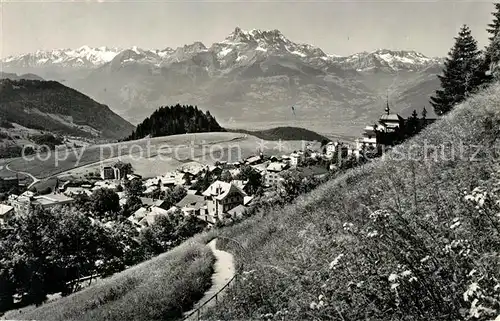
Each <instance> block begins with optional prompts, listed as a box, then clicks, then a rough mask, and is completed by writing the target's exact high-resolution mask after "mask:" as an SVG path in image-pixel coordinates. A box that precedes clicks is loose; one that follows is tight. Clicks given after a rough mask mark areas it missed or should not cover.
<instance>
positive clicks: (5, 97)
mask: <svg viewBox="0 0 500 321" xmlns="http://www.w3.org/2000/svg"><path fill="white" fill-rule="evenodd" d="M0 117H1V118H2V121H7V122H10V123H17V124H19V125H22V126H24V127H28V128H33V129H42V130H46V131H50V132H54V133H58V134H67V135H74V136H98V137H101V138H113V139H116V138H123V137H125V136H126V135H130V133H131V132H132V130H133V129H134V126H132V125H131V124H130V123H128V122H127V121H125V120H124V119H123V118H121V117H120V116H118V115H116V114H115V113H113V112H112V111H111V110H110V109H109V108H108V107H107V106H105V105H101V104H99V103H97V102H96V101H94V100H92V99H91V98H89V97H87V96H85V95H84V94H82V93H80V92H78V91H76V90H74V89H71V88H69V87H66V86H64V85H62V84H60V83H58V82H56V81H39V80H25V79H21V80H11V79H2V80H0Z"/></svg>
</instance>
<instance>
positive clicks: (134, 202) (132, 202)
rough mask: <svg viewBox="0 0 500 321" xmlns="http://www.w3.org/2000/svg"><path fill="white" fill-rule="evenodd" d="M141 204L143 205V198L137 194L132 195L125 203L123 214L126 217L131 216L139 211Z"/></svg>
mask: <svg viewBox="0 0 500 321" xmlns="http://www.w3.org/2000/svg"><path fill="white" fill-rule="evenodd" d="M141 206H142V201H141V199H140V198H139V197H137V196H134V195H132V196H130V197H128V198H127V201H126V202H125V204H124V205H123V212H122V215H123V216H124V217H129V216H130V215H132V214H133V213H134V212H135V211H137V210H138V209H139V208H141Z"/></svg>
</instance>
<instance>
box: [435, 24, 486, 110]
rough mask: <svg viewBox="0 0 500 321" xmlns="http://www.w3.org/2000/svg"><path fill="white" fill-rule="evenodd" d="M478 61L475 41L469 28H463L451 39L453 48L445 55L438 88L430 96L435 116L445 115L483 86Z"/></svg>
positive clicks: (478, 54) (479, 58)
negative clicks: (453, 39) (453, 40)
mask: <svg viewBox="0 0 500 321" xmlns="http://www.w3.org/2000/svg"><path fill="white" fill-rule="evenodd" d="M481 62H482V61H481V57H480V51H479V50H478V49H477V41H476V40H475V39H474V38H473V37H472V34H471V31H470V29H469V27H467V26H466V25H463V26H462V28H461V29H460V32H459V33H458V36H457V37H455V45H454V46H453V48H452V49H451V50H450V52H449V53H448V57H447V58H446V61H445V63H444V70H443V75H439V76H438V78H439V80H440V81H441V89H438V90H437V91H436V94H435V96H434V97H431V101H430V103H431V105H432V106H433V107H434V110H435V111H436V114H438V115H444V114H446V113H447V112H449V111H450V110H451V109H452V108H453V106H454V105H456V104H458V103H460V102H462V101H463V100H465V98H466V97H467V96H469V95H470V94H471V93H474V92H475V91H476V90H477V89H478V87H479V86H480V85H481V84H482V83H483V78H482V77H481V75H480V66H481Z"/></svg>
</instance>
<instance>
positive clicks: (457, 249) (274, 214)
mask: <svg viewBox="0 0 500 321" xmlns="http://www.w3.org/2000/svg"><path fill="white" fill-rule="evenodd" d="M499 105H500V85H494V86H493V87H492V88H489V89H487V90H485V91H483V92H481V93H480V94H478V95H476V96H473V97H471V98H469V99H467V100H466V101H465V102H464V103H462V104H460V105H458V106H457V107H455V109H454V110H453V111H452V112H451V113H450V114H448V115H447V116H445V117H443V118H442V119H441V120H440V121H438V122H436V123H434V124H433V125H431V126H429V127H428V128H427V129H426V130H424V131H423V132H422V133H421V134H419V135H417V136H416V137H414V138H413V139H411V140H410V141H407V142H406V143H404V144H403V145H400V146H398V147H396V148H395V149H393V151H391V152H390V153H388V154H386V155H385V156H384V157H383V158H382V159H379V160H375V161H373V162H371V163H369V164H367V165H364V166H363V167H358V168H355V169H353V170H350V171H349V172H347V173H345V174H343V175H341V176H339V177H337V178H336V179H333V180H331V181H329V182H327V183H326V184H324V185H322V186H320V187H319V188H318V189H316V190H314V191H313V192H311V193H309V194H306V195H304V196H302V197H300V198H299V199H298V200H297V201H296V202H295V203H294V204H291V205H289V206H286V207H285V208H283V209H274V210H271V211H267V212H265V213H260V214H257V215H256V216H254V217H253V218H251V219H248V220H246V221H244V222H242V223H240V224H238V225H234V226H233V227H231V228H229V229H228V230H226V231H225V233H224V234H226V236H229V237H232V238H235V239H236V240H238V241H239V242H240V243H241V244H242V245H243V246H244V248H245V249H246V250H245V251H239V250H238V249H237V248H229V250H231V251H233V253H235V254H237V257H236V260H237V262H238V264H239V265H242V267H243V269H244V270H245V272H244V273H243V276H242V278H241V279H240V280H241V281H240V282H239V283H238V284H237V285H236V286H235V287H233V288H232V289H231V290H230V294H229V295H227V296H226V297H225V299H224V302H222V303H221V304H219V305H218V306H217V308H216V309H215V310H212V311H211V313H210V315H209V319H212V320H220V319H224V320H229V319H254V320H255V319H256V320H326V319H329V320H498V316H499V315H500V253H499V251H500V217H499V215H498V213H499V211H500V191H499V189H498V185H499V184H500V164H499V161H498V154H497V153H498V151H497V150H496V149H495V147H496V146H497V143H498V142H497V140H498V138H499V137H500V129H499V128H500V109H499V108H498V106H499ZM453 153H454V154H453ZM408 155H410V156H411V157H409V156H408ZM453 155H454V157H452V156H453ZM403 156H408V157H403Z"/></svg>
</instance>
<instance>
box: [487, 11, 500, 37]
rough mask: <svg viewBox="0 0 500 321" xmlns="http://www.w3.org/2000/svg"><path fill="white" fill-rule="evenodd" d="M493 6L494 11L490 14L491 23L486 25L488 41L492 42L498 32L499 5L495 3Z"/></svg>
mask: <svg viewBox="0 0 500 321" xmlns="http://www.w3.org/2000/svg"><path fill="white" fill-rule="evenodd" d="M494 5H495V10H496V11H495V12H492V13H491V14H492V15H493V22H492V23H490V24H488V29H486V31H488V33H489V34H490V35H491V36H490V37H489V38H488V39H489V40H490V41H493V39H494V38H495V36H496V35H497V34H498V31H499V30H500V3H495V4H494Z"/></svg>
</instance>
